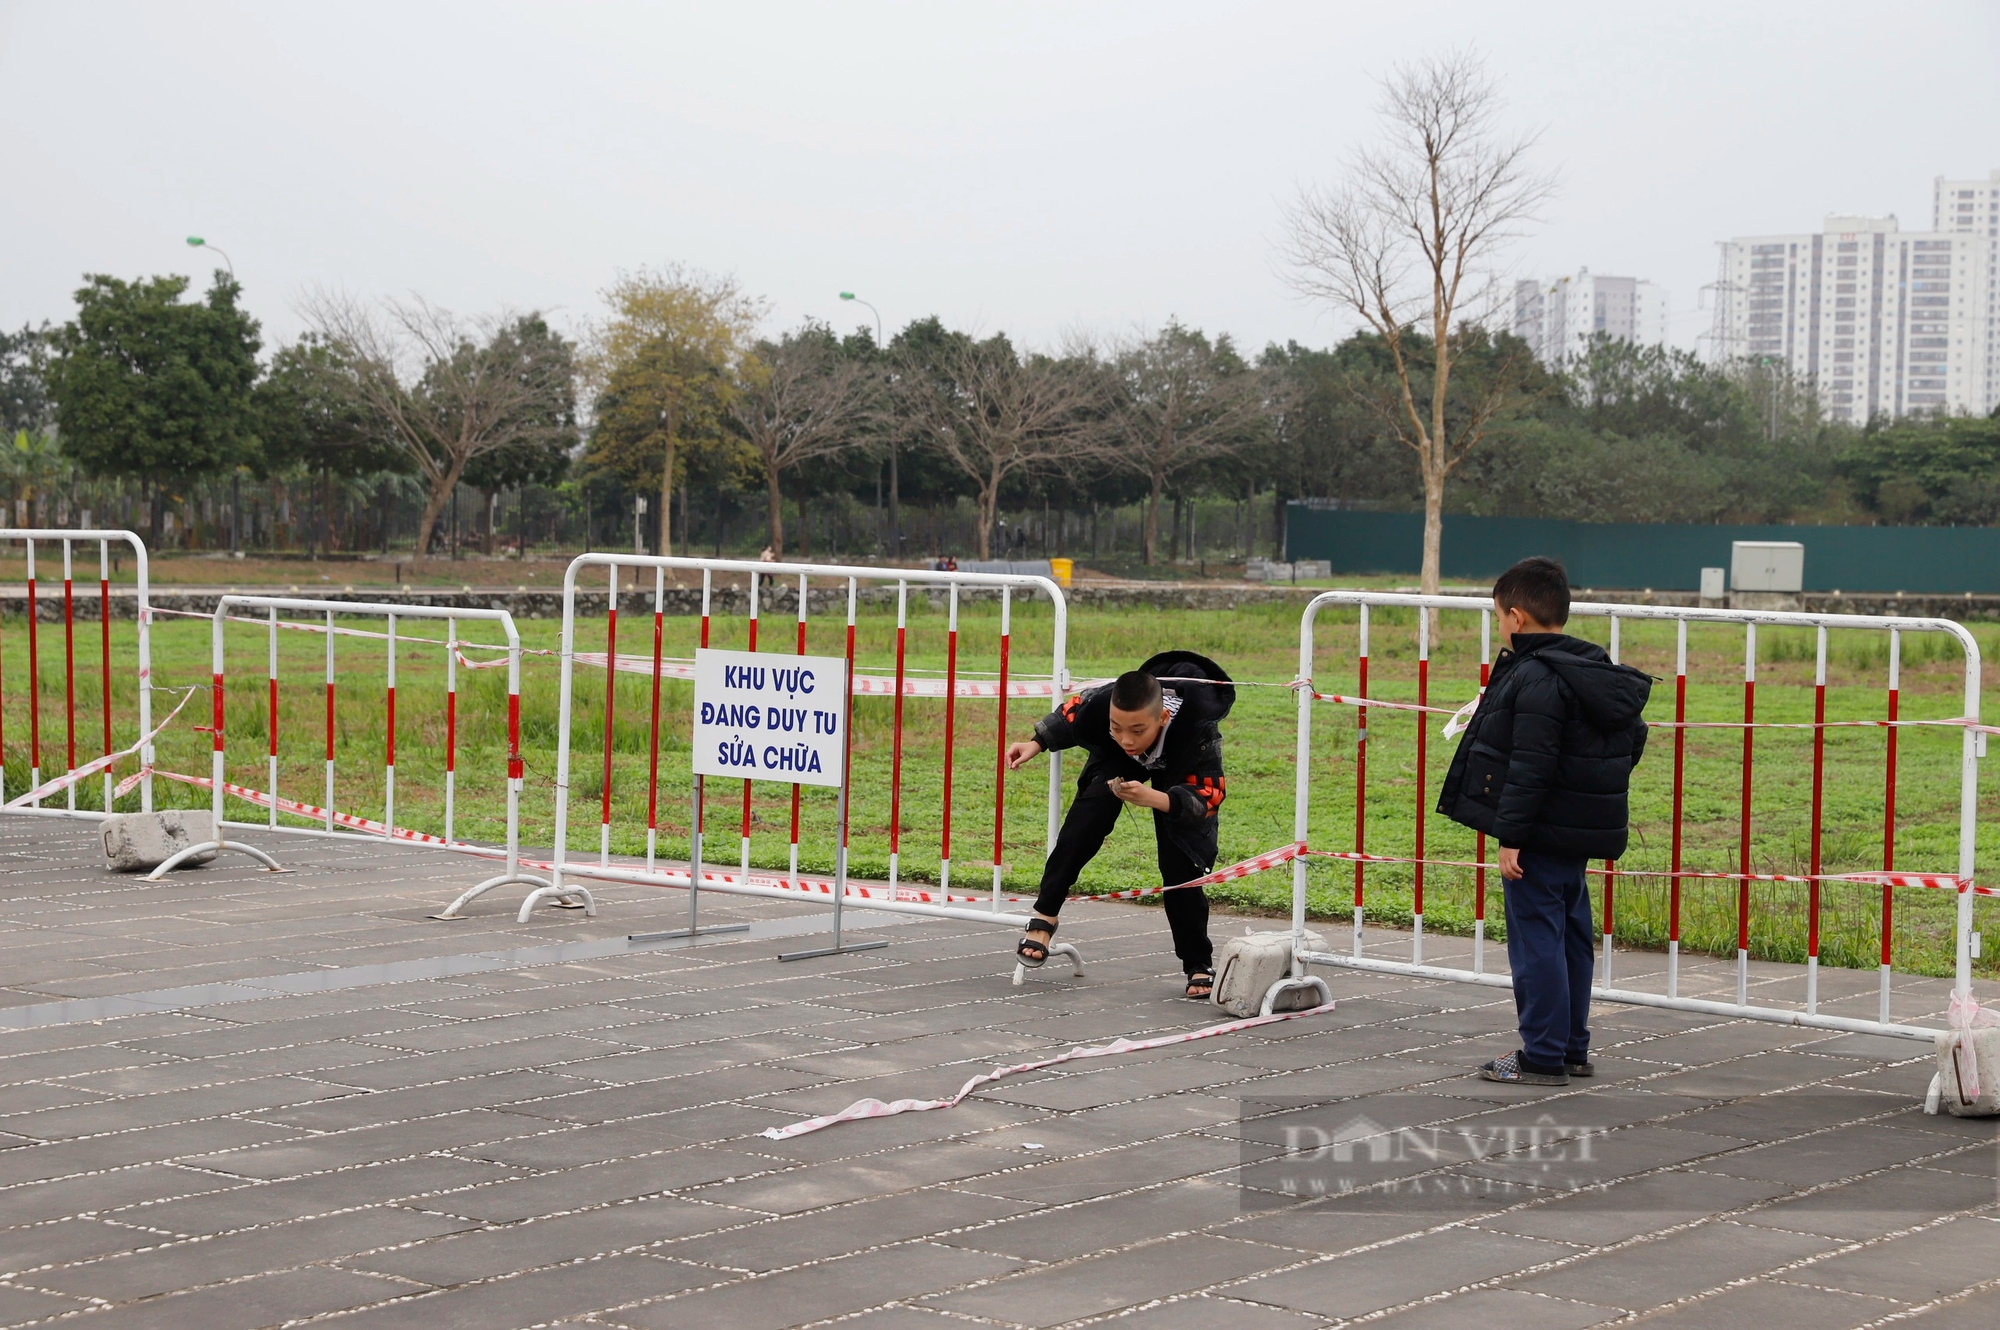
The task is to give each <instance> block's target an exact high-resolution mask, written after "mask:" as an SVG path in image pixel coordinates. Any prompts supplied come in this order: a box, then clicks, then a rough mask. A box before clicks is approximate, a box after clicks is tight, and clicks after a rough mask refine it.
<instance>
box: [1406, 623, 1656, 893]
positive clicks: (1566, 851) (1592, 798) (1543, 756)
mask: <svg viewBox="0 0 2000 1330" xmlns="http://www.w3.org/2000/svg"><path fill="white" fill-rule="evenodd" d="M1652 686H1653V684H1652V680H1651V678H1650V677H1648V676H1647V675H1646V674H1644V673H1642V672H1640V671H1639V670H1635V669H1633V668H1632V667H1631V666H1629V665H1614V664H1613V663H1612V662H1611V657H1610V656H1608V655H1606V654H1605V651H1604V648H1603V647H1600V646H1597V645H1596V644H1595V643H1591V642H1585V641H1583V640H1582V639H1580V638H1575V637H1570V636H1567V635H1565V634H1562V633H1517V634H1515V637H1514V644H1513V646H1512V647H1511V648H1510V649H1509V650H1506V651H1503V652H1501V653H1500V658H1499V659H1498V660H1497V661H1495V662H1494V664H1493V674H1492V677H1491V679H1490V680H1489V681H1488V683H1487V687H1486V695H1485V696H1484V697H1483V698H1481V699H1480V702H1479V709H1478V710H1477V711H1476V712H1474V713H1473V717H1472V723H1471V724H1470V725H1469V726H1467V727H1466V730H1465V733H1464V734H1463V735H1461V736H1460V737H1459V741H1458V752H1457V753H1456V754H1455V755H1453V757H1452V759H1451V770H1450V771H1448V772H1447V773H1446V774H1445V778H1444V790H1443V792H1442V793H1441V794H1440V795H1439V796H1438V805H1437V810H1438V812H1440V813H1442V814H1444V815H1445V816H1446V817H1448V818H1450V819H1451V820H1452V821H1454V822H1459V823H1463V824H1464V825H1466V826H1468V827H1472V828H1474V829H1476V830H1479V831H1484V832H1486V833H1487V834H1488V835H1490V836H1493V837H1494V838H1496V839H1497V840H1498V841H1499V842H1500V844H1501V845H1502V846H1504V847H1506V848H1508V849H1516V850H1539V851H1541V852H1543V853H1546V854H1558V855H1563V856H1565V857H1568V858H1588V859H1616V858H1618V857H1619V856H1620V855H1622V854H1624V853H1625V839H1626V834H1627V824H1628V822H1629V820H1630V815H1629V812H1628V809H1627V806H1626V792H1627V790H1628V788H1629V787H1630V784H1631V779H1632V768H1633V767H1635V766H1637V765H1638V762H1639V757H1640V755H1641V754H1642V753H1644V752H1645V751H1646V723H1645V721H1643V720H1642V719H1640V713H1641V712H1643V711H1644V710H1645V707H1646V697H1647V694H1648V693H1650V692H1651V691H1652Z"/></svg>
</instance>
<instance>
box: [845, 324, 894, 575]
mask: <svg viewBox="0 0 2000 1330" xmlns="http://www.w3.org/2000/svg"><path fill="white" fill-rule="evenodd" d="M840 298H841V299H842V300H848V301H852V302H853V303H855V304H857V305H860V306H862V307H863V308H865V309H866V310H867V311H868V312H869V313H870V314H873V315H874V316H875V349H876V350H877V351H884V350H887V349H888V348H887V346H886V345H885V344H884V341H883V337H882V311H881V310H879V309H877V308H875V307H874V306H873V305H871V304H869V303H868V302H867V301H865V300H863V299H862V298H861V297H859V296H857V295H855V294H854V293H853V292H852V291H842V292H841V293H840ZM901 451H902V449H901V448H900V447H899V446H898V445H897V443H896V436H895V435H894V434H891V435H890V436H889V557H890V558H892V559H900V558H901V557H902V556H903V502H902V500H903V495H902V487H901V485H900V484H899V480H900V477H899V476H898V475H897V465H896V463H897V460H898V458H897V455H898V454H899V453H900V452H901ZM878 494H879V492H878Z"/></svg>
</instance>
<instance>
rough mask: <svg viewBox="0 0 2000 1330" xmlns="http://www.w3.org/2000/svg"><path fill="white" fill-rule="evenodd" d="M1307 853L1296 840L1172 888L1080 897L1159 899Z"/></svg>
mask: <svg viewBox="0 0 2000 1330" xmlns="http://www.w3.org/2000/svg"><path fill="white" fill-rule="evenodd" d="M1304 853H1306V845H1305V842H1304V841H1294V842H1293V843H1292V844H1290V845H1280V846H1279V847H1278V848H1277V849H1275V850H1266V851H1264V853H1262V854H1256V855H1252V856H1251V857H1250V858H1248V859H1240V860H1238V861H1237V862H1235V863H1233V864H1230V865H1228V866H1227V867H1224V868H1218V869H1216V870H1215V871H1214V872H1213V873H1210V874H1208V875H1207V876H1206V877H1197V878H1191V879H1189V880H1188V881H1186V882H1176V883H1174V884H1173V885H1172V886H1170V887H1138V888H1136V889H1134V890H1132V891H1098V892H1089V893H1081V892H1080V893H1078V894H1079V895H1080V896H1081V897H1082V898H1083V899H1084V900H1093V901H1129V900H1137V899H1139V898H1140V897H1141V896H1157V895H1159V894H1160V893H1161V892H1163V891H1183V890H1185V889H1186V888H1188V887H1210V886H1214V885H1215V884H1216V883H1218V882H1234V881H1236V880H1237V879H1238V878H1244V877H1249V876H1250V875H1251V874H1252V873H1261V872H1263V871H1264V870H1266V869H1268V868H1276V867H1277V866H1278V865H1280V864H1288V863H1290V862H1291V861H1292V860H1294V859H1296V858H1298V857H1299V856H1300V855H1302V854H1304Z"/></svg>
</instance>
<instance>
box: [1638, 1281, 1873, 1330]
mask: <svg viewBox="0 0 2000 1330" xmlns="http://www.w3.org/2000/svg"><path fill="white" fill-rule="evenodd" d="M1897 1310H1900V1308H1899V1307H1898V1305H1897V1304H1896V1303H1894V1302H1891V1301H1889V1300H1888V1299H1886V1298H1869V1297H1862V1296H1860V1295H1858V1294H1853V1293H1832V1292H1828V1291H1826V1290H1824V1289H1816V1288H1806V1287H1803V1286H1801V1285H1798V1284H1792V1283H1786V1282H1783V1281H1779V1280H1771V1279H1759V1280H1754V1281H1752V1282H1750V1283H1747V1284H1740V1285H1738V1286H1736V1287H1735V1288H1730V1289H1725V1290H1723V1291H1722V1292H1720V1293H1716V1294H1714V1295H1712V1296H1710V1297H1706V1298H1702V1299H1700V1300H1698V1301H1695V1302H1690V1303H1688V1304H1686V1305H1684V1306H1678V1307H1673V1308H1670V1309H1668V1310H1665V1311H1660V1312H1655V1313H1654V1314H1653V1315H1651V1316H1649V1317H1647V1318H1646V1320H1645V1325H1646V1330H1683V1328H1684V1330H1772V1327H1774V1326H1810V1327H1812V1330H1851V1328H1852V1327H1856V1326H1863V1325H1872V1324H1873V1323H1874V1322H1876V1321H1878V1320H1880V1319H1881V1318H1882V1317H1884V1316H1887V1315H1889V1314H1890V1313H1891V1312H1894V1311H1897Z"/></svg>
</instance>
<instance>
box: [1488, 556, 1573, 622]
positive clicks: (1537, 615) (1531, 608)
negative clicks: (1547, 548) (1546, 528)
mask: <svg viewBox="0 0 2000 1330" xmlns="http://www.w3.org/2000/svg"><path fill="white" fill-rule="evenodd" d="M1493 599H1494V601H1495V602H1496V603H1497V604H1498V605H1499V606H1500V608H1501V609H1503V610H1519V611H1521V612H1522V613H1523V614H1525V615H1527V616H1528V617H1529V618H1530V619H1533V620H1534V621H1535V622H1536V623H1540V624H1547V625H1548V626H1549V627H1551V628H1560V627H1562V626H1563V625H1564V624H1566V623H1568V622H1569V574H1567V573H1565V572H1564V571H1563V566H1562V564H1561V563H1559V562H1558V561H1556V560H1554V559H1550V558H1545V557H1544V556H1542V555H1539V554H1536V555H1533V556H1531V557H1529V558H1526V559H1523V560H1521V561H1520V562H1519V563H1517V564H1515V565H1514V566H1513V567H1512V568H1509V569H1508V570H1507V571H1506V572H1504V573H1502V574H1500V580H1499V581H1497V582H1495V583H1494V584H1493Z"/></svg>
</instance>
